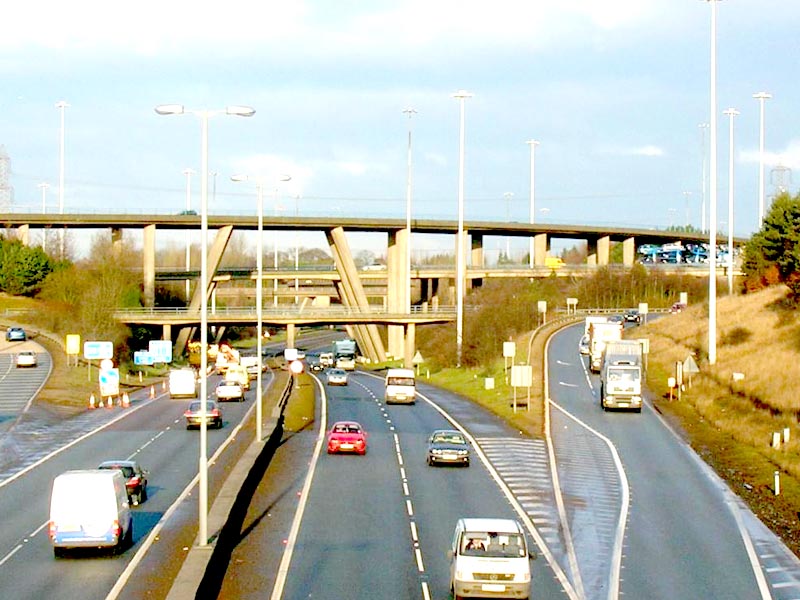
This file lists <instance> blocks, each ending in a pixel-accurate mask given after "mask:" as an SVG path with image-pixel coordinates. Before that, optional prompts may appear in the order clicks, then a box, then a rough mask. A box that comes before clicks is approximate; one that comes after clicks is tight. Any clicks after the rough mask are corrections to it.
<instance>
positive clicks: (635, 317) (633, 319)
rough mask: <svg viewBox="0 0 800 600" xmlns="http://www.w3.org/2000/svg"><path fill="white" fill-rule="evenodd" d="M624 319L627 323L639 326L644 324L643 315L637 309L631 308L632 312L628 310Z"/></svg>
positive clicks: (623, 316)
mask: <svg viewBox="0 0 800 600" xmlns="http://www.w3.org/2000/svg"><path fill="white" fill-rule="evenodd" d="M622 318H623V319H625V322H626V323H636V324H639V323H641V322H642V315H641V313H640V312H639V311H638V310H637V309H635V308H631V309H630V310H626V311H625V314H623V315H622Z"/></svg>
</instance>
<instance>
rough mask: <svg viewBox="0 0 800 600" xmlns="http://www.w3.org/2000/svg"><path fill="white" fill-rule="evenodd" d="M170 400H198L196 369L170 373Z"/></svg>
mask: <svg viewBox="0 0 800 600" xmlns="http://www.w3.org/2000/svg"><path fill="white" fill-rule="evenodd" d="M169 397H170V398H197V378H196V376H195V374H194V369H173V370H172V371H170V372H169Z"/></svg>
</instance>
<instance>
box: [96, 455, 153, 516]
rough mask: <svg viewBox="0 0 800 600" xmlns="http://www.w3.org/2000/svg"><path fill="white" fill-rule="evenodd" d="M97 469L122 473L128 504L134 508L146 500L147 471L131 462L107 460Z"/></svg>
mask: <svg viewBox="0 0 800 600" xmlns="http://www.w3.org/2000/svg"><path fill="white" fill-rule="evenodd" d="M97 468H98V469H109V470H110V469H117V470H119V471H122V476H123V477H124V478H125V489H126V490H127V492H128V502H130V503H131V504H133V505H134V506H138V505H139V503H141V502H144V501H145V500H147V471H145V470H144V469H143V468H142V467H141V466H139V463H137V462H136V461H133V460H107V461H106V462H103V463H100V465H99V466H98V467H97Z"/></svg>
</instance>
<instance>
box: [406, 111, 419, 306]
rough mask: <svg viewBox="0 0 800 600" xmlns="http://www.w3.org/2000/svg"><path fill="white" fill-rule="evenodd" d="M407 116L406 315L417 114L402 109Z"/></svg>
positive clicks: (409, 300)
mask: <svg viewBox="0 0 800 600" xmlns="http://www.w3.org/2000/svg"><path fill="white" fill-rule="evenodd" d="M403 114H404V115H407V116H408V152H407V153H406V154H407V160H406V256H405V259H406V260H405V262H406V302H405V305H406V306H405V308H406V312H407V313H411V189H412V188H411V182H412V179H411V176H412V170H411V117H413V116H414V115H415V114H417V111H416V109H413V108H406V109H403Z"/></svg>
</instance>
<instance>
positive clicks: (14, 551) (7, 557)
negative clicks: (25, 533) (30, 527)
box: [0, 544, 23, 567]
mask: <svg viewBox="0 0 800 600" xmlns="http://www.w3.org/2000/svg"><path fill="white" fill-rule="evenodd" d="M22 546H23V544H17V546H16V548H14V549H13V550H12V551H11V552H9V553H8V554H6V555H5V556H4V557H3V558H2V560H0V567H2V566H3V565H4V564H5V563H6V561H7V560H8V559H9V558H11V557H12V556H14V555H15V554H16V553H17V552H19V550H20V548H22Z"/></svg>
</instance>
